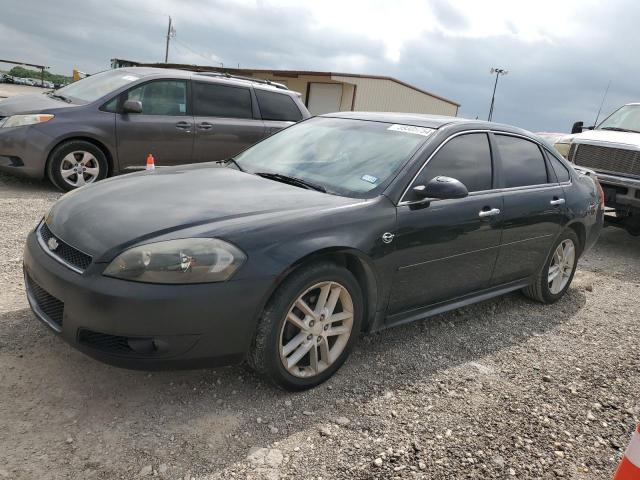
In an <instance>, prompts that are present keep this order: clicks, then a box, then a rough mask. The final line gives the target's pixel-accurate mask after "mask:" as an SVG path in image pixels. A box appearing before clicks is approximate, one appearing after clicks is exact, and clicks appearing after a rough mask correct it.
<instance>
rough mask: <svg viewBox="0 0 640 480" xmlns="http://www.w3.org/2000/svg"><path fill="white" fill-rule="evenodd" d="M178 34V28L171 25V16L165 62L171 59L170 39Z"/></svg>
mask: <svg viewBox="0 0 640 480" xmlns="http://www.w3.org/2000/svg"><path fill="white" fill-rule="evenodd" d="M175 36H176V29H175V28H173V26H172V25H171V17H169V26H168V27H167V46H166V48H165V50H164V63H167V62H168V61H169V40H171V38H172V37H175Z"/></svg>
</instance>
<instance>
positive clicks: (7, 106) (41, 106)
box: [0, 94, 78, 117]
mask: <svg viewBox="0 0 640 480" xmlns="http://www.w3.org/2000/svg"><path fill="white" fill-rule="evenodd" d="M77 106H78V105H76V104H73V103H66V102H63V101H61V100H56V99H55V98H51V97H49V96H47V95H43V94H29V95H16V96H15V97H9V98H6V99H4V100H0V117H8V116H9V115H17V114H21V113H42V112H45V111H46V112H48V111H50V110H53V109H58V108H69V107H77Z"/></svg>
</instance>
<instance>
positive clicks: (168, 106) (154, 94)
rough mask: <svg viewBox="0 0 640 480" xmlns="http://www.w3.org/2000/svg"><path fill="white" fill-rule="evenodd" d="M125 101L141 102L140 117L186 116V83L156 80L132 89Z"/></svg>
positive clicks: (126, 95)
mask: <svg viewBox="0 0 640 480" xmlns="http://www.w3.org/2000/svg"><path fill="white" fill-rule="evenodd" d="M125 100H138V101H140V102H142V115H172V116H181V115H186V114H187V82H185V81H184V80H157V81H154V82H149V83H145V84H143V85H140V86H138V87H135V88H132V89H131V90H129V91H128V92H127V93H126V94H125Z"/></svg>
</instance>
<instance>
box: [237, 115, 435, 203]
mask: <svg viewBox="0 0 640 480" xmlns="http://www.w3.org/2000/svg"><path fill="white" fill-rule="evenodd" d="M433 131H434V130H433V129H431V128H425V127H414V126H410V125H396V124H391V123H384V122H374V121H366V120H351V119H342V118H329V117H316V118H312V119H311V120H307V121H304V122H302V123H298V124H296V125H294V126H292V127H289V128H287V129H286V130H282V131H281V132H279V133H277V134H275V135H273V136H271V137H269V138H267V139H265V140H263V141H262V142H260V143H258V144H256V145H254V146H253V147H251V148H249V149H248V150H245V151H244V152H243V153H241V154H240V155H238V156H237V157H235V162H236V164H237V165H239V167H240V168H242V169H243V170H244V171H246V172H249V173H256V174H267V175H265V176H270V177H272V178H273V175H270V174H279V175H282V176H287V177H293V178H294V179H298V180H302V181H304V182H307V183H308V184H312V185H313V186H315V187H322V188H323V189H326V191H327V192H329V193H336V194H338V195H344V196H349V197H360V198H362V197H369V196H371V195H372V194H373V191H374V190H376V189H378V190H379V189H380V188H381V187H382V186H383V185H384V184H385V183H386V182H387V181H388V180H391V179H392V178H393V176H394V174H395V173H397V171H398V170H399V169H400V168H401V167H402V166H403V165H404V164H405V162H407V160H409V158H411V156H412V155H413V154H414V153H415V152H416V150H417V149H418V148H419V147H420V145H422V144H423V143H424V142H425V141H426V139H427V138H428V137H429V136H430V135H431V133H433Z"/></svg>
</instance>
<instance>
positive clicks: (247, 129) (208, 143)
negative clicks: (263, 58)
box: [192, 80, 265, 162]
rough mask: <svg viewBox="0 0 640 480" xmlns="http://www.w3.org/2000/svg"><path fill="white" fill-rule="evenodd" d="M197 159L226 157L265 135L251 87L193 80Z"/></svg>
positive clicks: (211, 159) (206, 159) (195, 159)
mask: <svg viewBox="0 0 640 480" xmlns="http://www.w3.org/2000/svg"><path fill="white" fill-rule="evenodd" d="M192 85H193V111H194V115H195V123H196V136H195V148H194V161H196V162H210V161H215V160H225V159H227V158H229V157H233V156H234V155H236V154H237V153H239V152H240V151H242V150H244V149H245V148H247V147H248V146H250V145H253V144H254V143H256V142H257V141H258V140H260V139H261V138H263V137H264V136H265V127H264V124H263V123H262V120H260V119H259V118H258V117H257V115H256V114H255V113H254V111H255V109H254V108H253V99H252V95H251V88H250V87H244V86H235V85H223V84H220V83H214V82H199V81H195V80H194V81H193V84H192Z"/></svg>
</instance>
